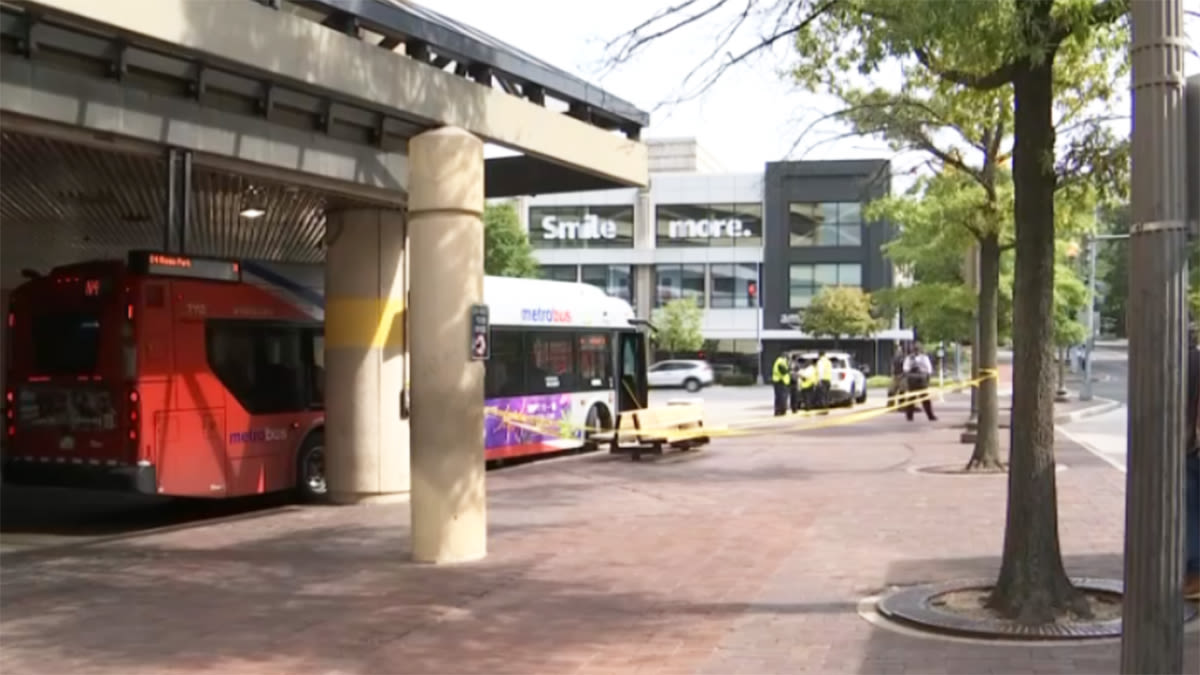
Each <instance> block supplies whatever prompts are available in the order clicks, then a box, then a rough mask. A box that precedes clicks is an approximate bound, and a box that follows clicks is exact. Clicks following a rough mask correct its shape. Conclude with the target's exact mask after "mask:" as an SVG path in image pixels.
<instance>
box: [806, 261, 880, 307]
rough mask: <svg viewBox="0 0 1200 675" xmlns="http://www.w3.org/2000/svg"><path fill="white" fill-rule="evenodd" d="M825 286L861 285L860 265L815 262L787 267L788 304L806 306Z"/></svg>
mask: <svg viewBox="0 0 1200 675" xmlns="http://www.w3.org/2000/svg"><path fill="white" fill-rule="evenodd" d="M825 286H862V265H860V264H858V263H817V264H812V265H808V264H805V265H791V266H789V267H788V306H789V307H790V308H792V309H803V308H805V307H808V305H809V303H811V302H812V299H813V298H814V297H815V296H816V295H817V293H819V292H820V291H821V289H822V288H824V287H825Z"/></svg>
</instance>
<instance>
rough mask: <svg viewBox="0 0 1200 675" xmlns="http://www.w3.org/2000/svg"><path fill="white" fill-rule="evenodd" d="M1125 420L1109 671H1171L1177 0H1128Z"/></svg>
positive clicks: (1179, 658) (1178, 601) (1177, 606)
mask: <svg viewBox="0 0 1200 675" xmlns="http://www.w3.org/2000/svg"><path fill="white" fill-rule="evenodd" d="M1130 11H1131V19H1132V33H1133V40H1132V46H1131V49H1130V61H1131V63H1132V65H1133V76H1132V80H1133V138H1132V148H1133V157H1132V160H1133V162H1132V170H1131V172H1130V174H1131V177H1132V190H1131V193H1132V204H1133V226H1132V227H1131V228H1130V238H1129V319H1130V331H1129V408H1128V411H1129V412H1128V415H1129V422H1128V429H1129V431H1128V434H1129V435H1128V438H1129V441H1128V445H1129V456H1128V461H1127V466H1128V473H1127V474H1126V488H1125V579H1124V581H1125V594H1124V598H1123V602H1122V612H1121V614H1122V618H1123V625H1122V631H1121V672H1122V673H1127V674H1135V673H1136V674H1141V673H1182V672H1183V597H1182V596H1183V593H1182V590H1183V589H1182V583H1183V570H1182V569H1181V567H1180V563H1181V562H1182V558H1183V555H1182V554H1183V551H1182V543H1183V542H1182V538H1181V537H1180V535H1181V534H1182V532H1183V527H1182V525H1181V522H1180V521H1181V517H1180V516H1181V515H1182V508H1181V507H1182V503H1181V501H1182V500H1181V496H1182V492H1183V451H1184V447H1183V446H1184V438H1185V429H1184V427H1185V423H1184V419H1185V417H1184V401H1185V400H1186V393H1187V392H1186V384H1185V382H1186V372H1185V371H1186V367H1185V366H1186V363H1187V361H1186V352H1185V350H1186V293H1187V230H1186V220H1185V219H1186V217H1187V215H1186V214H1187V202H1186V198H1185V189H1184V188H1185V175H1186V164H1185V159H1186V157H1185V132H1184V114H1185V113H1184V77H1183V65H1184V46H1185V45H1186V44H1187V38H1186V37H1185V36H1184V34H1183V5H1182V0H1142V1H1141V2H1133V3H1130Z"/></svg>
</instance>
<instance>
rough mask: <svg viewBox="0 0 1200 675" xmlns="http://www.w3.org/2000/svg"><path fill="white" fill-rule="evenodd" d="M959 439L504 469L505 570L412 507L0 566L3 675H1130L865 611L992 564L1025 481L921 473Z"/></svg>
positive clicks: (494, 497)
mask: <svg viewBox="0 0 1200 675" xmlns="http://www.w3.org/2000/svg"><path fill="white" fill-rule="evenodd" d="M947 417H949V416H947ZM956 423H957V420H950V419H945V420H943V421H941V422H938V423H937V424H936V426H929V425H927V424H925V423H923V422H914V423H911V424H910V423H905V422H904V421H903V419H902V418H898V417H896V416H886V417H883V418H880V419H876V420H872V421H870V422H867V423H864V424H862V425H859V426H855V427H853V428H830V429H825V430H820V431H810V432H805V433H803V434H792V435H775V436H762V437H753V438H742V439H723V440H719V441H718V442H717V443H714V444H713V445H712V446H711V447H709V448H708V449H705V450H701V451H699V452H695V453H689V454H684V455H670V454H669V455H667V457H666V458H664V459H662V460H658V461H644V462H641V463H632V462H630V461H629V460H628V459H626V458H614V457H610V456H608V455H601V456H596V455H593V456H586V457H580V458H573V459H567V460H560V461H553V462H543V463H539V464H533V465H528V466H524V467H518V468H515V469H511V470H506V471H500V472H493V473H490V474H488V484H489V495H490V499H489V504H490V509H491V511H490V519H491V524H492V526H491V541H490V547H491V554H490V555H489V557H488V558H487V559H486V560H485V561H482V562H480V563H474V564H468V565H461V566H454V567H441V568H438V567H431V566H418V565H413V564H411V563H409V562H407V561H406V553H407V551H408V542H407V508H406V507H403V506H374V507H341V508H332V507H330V508H319V507H318V508H300V509H295V510H290V511H285V512H276V513H271V514H266V515H263V516H262V517H260V518H251V519H244V520H238V521H234V522H228V523H223V524H219V525H211V526H207V527H200V528H192V529H187V530H179V531H173V532H168V533H163V534H157V535H151V536H147V537H143V538H135V539H125V540H121V541H113V542H108V543H104V544H97V545H93V546H90V547H81V548H77V549H72V550H67V551H63V550H59V551H56V552H53V551H51V552H45V553H31V554H20V555H16V556H9V557H5V559H4V561H3V566H4V570H3V576H2V577H0V593H2V595H3V603H4V604H3V609H4V611H3V616H2V617H0V644H3V649H2V650H0V671H2V672H4V673H64V672H71V673H83V672H110V673H123V674H124V673H185V672H186V673H195V672H202V673H221V674H238V673H267V672H272V673H285V672H286V673H300V672H305V673H317V672H339V673H523V674H524V673H799V672H822V673H900V672H910V673H939V672H940V673H1030V672H1038V673H1058V672H1063V673H1068V672H1080V673H1114V672H1116V671H1117V669H1118V652H1119V647H1118V645H1117V644H1115V643H1113V642H1111V641H1110V642H1107V643H1098V644H1077V645H1074V646H1068V647H1031V646H1002V645H992V644H965V643H952V642H946V641H940V640H933V639H922V638H914V637H909V636H907V635H902V634H899V633H896V632H893V631H890V630H885V629H881V628H877V627H874V626H872V625H871V624H869V623H867V622H866V621H864V620H863V619H862V618H860V617H859V616H858V615H857V614H856V611H855V607H856V604H857V603H858V602H859V600H860V599H861V598H862V597H863V596H865V595H869V594H872V593H875V592H878V591H879V590H880V589H882V588H884V587H886V586H888V585H894V584H911V583H915V582H922V581H932V580H943V579H950V578H957V577H975V576H991V575H993V574H994V573H995V570H996V568H997V562H998V561H997V556H998V554H999V551H1000V549H1001V542H1002V530H1003V524H1004V494H1005V484H1006V478H1005V477H1004V476H970V477H951V476H939V475H926V474H914V473H912V472H910V471H908V469H909V468H910V467H912V466H914V465H922V464H931V463H948V462H955V463H957V462H965V460H966V458H967V454H968V453H969V449H967V448H964V446H962V445H961V444H960V443H959V442H958V429H956V428H954V425H955V424H956ZM1058 457H1059V460H1060V462H1062V463H1064V464H1066V465H1067V466H1068V469H1067V470H1066V471H1062V472H1060V473H1059V474H1058V486H1059V501H1060V531H1061V536H1062V545H1063V550H1064V552H1065V554H1066V555H1067V565H1068V569H1069V571H1070V572H1071V573H1072V574H1076V575H1089V576H1100V577H1117V578H1119V577H1120V574H1121V546H1122V544H1121V531H1122V516H1121V512H1122V490H1123V480H1124V479H1123V476H1122V475H1121V474H1120V473H1118V472H1117V471H1115V470H1113V469H1112V468H1111V467H1109V466H1108V465H1107V464H1104V463H1103V462H1101V461H1100V460H1099V459H1097V458H1096V457H1094V456H1093V455H1091V454H1090V453H1087V452H1086V451H1084V450H1082V449H1081V448H1079V447H1077V446H1072V445H1063V446H1060V449H1059V454H1058ZM1198 643H1200V640H1196V639H1195V634H1194V633H1192V634H1190V636H1189V649H1190V651H1189V653H1188V662H1187V670H1186V671H1185V672H1197V670H1200V644H1198Z"/></svg>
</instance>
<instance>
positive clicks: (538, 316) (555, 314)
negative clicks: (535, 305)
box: [521, 308, 571, 323]
mask: <svg viewBox="0 0 1200 675" xmlns="http://www.w3.org/2000/svg"><path fill="white" fill-rule="evenodd" d="M521 320H522V321H529V322H531V323H533V322H539V323H571V313H570V312H568V311H562V310H557V309H548V308H541V309H522V310H521Z"/></svg>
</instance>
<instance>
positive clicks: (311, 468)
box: [296, 431, 329, 503]
mask: <svg viewBox="0 0 1200 675" xmlns="http://www.w3.org/2000/svg"><path fill="white" fill-rule="evenodd" d="M296 493H297V495H298V496H299V498H300V501H302V502H307V503H317V502H321V501H324V500H325V498H326V496H327V495H328V494H329V484H328V483H327V482H326V480H325V433H324V432H322V431H314V432H313V433H311V434H309V435H308V438H305V439H304V443H303V444H301V445H300V451H299V452H298V453H296Z"/></svg>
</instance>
